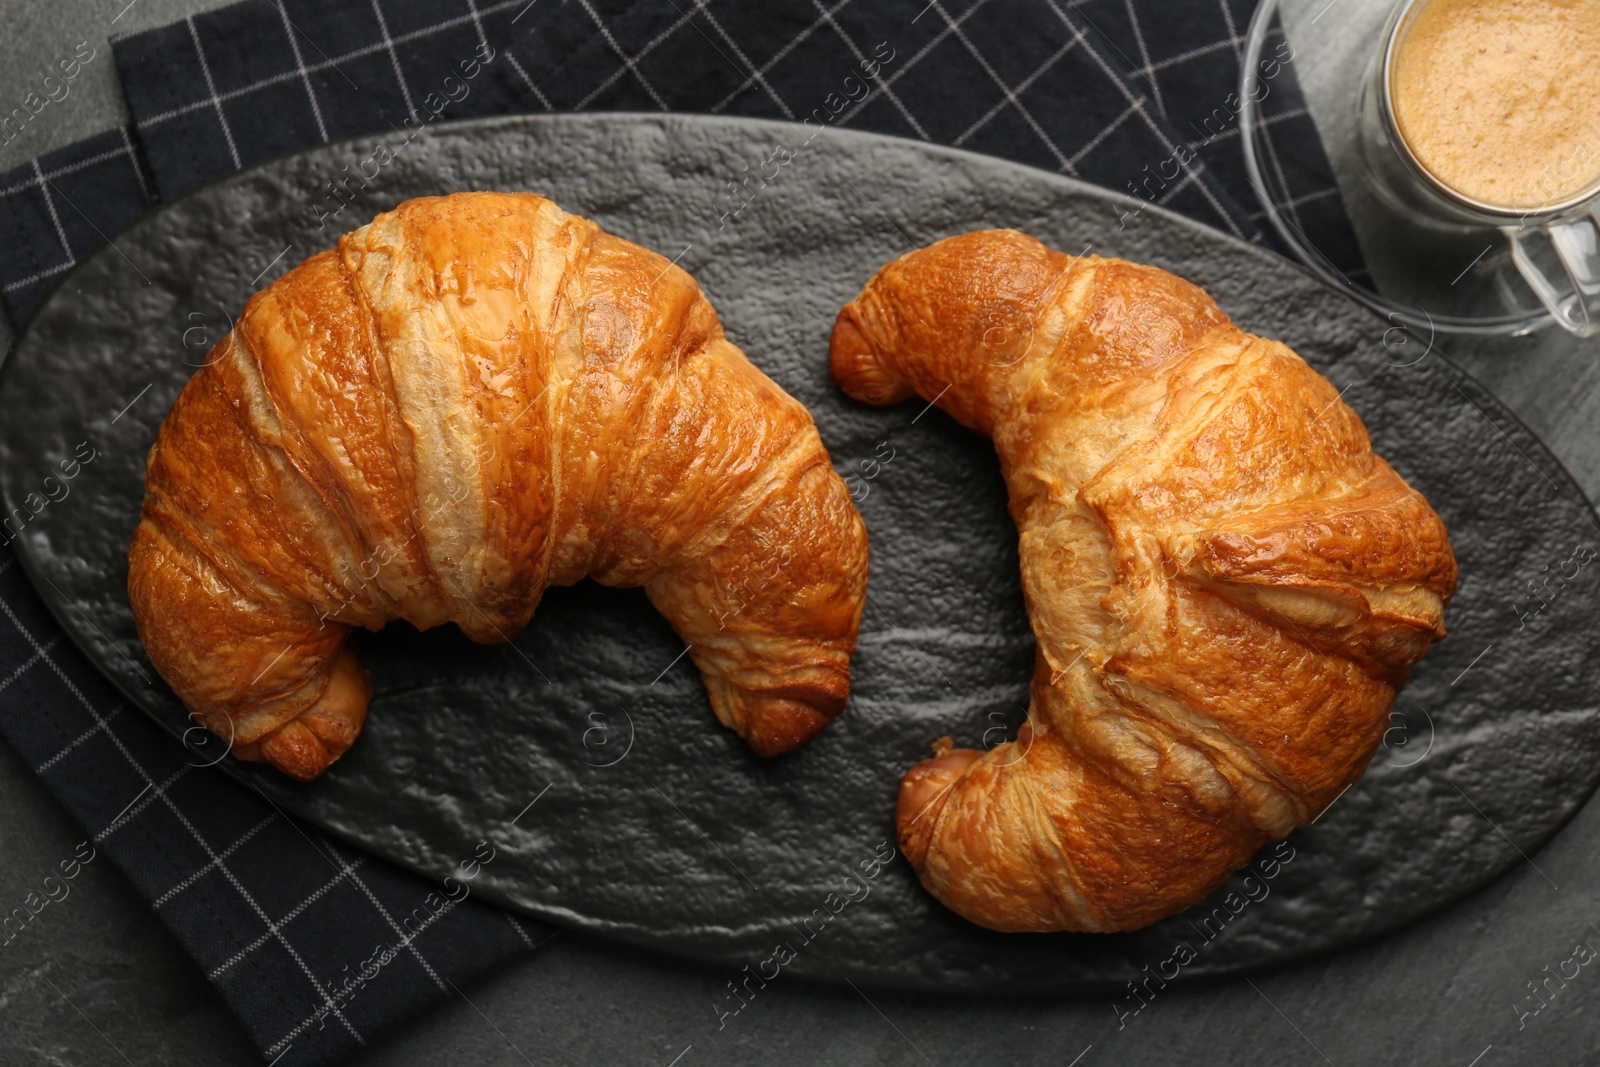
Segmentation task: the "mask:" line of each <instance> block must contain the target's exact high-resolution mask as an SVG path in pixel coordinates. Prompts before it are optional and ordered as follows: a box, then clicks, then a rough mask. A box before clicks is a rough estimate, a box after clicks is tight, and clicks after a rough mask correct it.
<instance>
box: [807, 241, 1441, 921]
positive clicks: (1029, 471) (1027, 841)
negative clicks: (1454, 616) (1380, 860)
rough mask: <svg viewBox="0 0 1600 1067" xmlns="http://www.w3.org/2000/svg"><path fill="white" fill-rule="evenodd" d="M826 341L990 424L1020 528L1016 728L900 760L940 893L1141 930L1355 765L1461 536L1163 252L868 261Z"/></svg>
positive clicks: (1409, 661)
mask: <svg viewBox="0 0 1600 1067" xmlns="http://www.w3.org/2000/svg"><path fill="white" fill-rule="evenodd" d="M831 358H832V369H833V374H834V377H835V379H836V381H838V383H839V384H840V385H841V386H842V387H843V388H844V390H845V391H846V392H847V393H849V394H850V395H851V396H854V397H856V398H858V399H861V400H866V401H869V402H873V403H880V404H882V403H894V402H896V401H899V400H904V399H907V398H909V397H911V396H913V395H920V396H922V397H923V398H925V399H928V400H930V401H936V402H937V403H938V405H939V406H940V407H941V408H943V409H944V410H945V411H947V412H948V413H949V414H951V415H952V416H954V417H955V418H956V419H957V420H959V421H960V422H962V423H964V424H965V425H967V426H969V427H971V428H973V429H974V430H977V431H979V432H981V433H984V434H986V435H989V436H990V437H992V438H993V440H994V445H995V449H996V452H997V453H998V454H999V458H1000V463H1001V469H1002V472H1003V474H1004V477H1005V480H1006V484H1007V488H1008V491H1009V498H1010V510H1011V514H1012V517H1013V518H1014V520H1015V521H1016V525H1017V529H1018V531H1019V537H1020V542H1019V547H1020V557H1021V569H1022V586H1023V592H1024V596H1025V600H1026V604H1027V609H1028V613H1029V616H1030V618H1031V620H1032V625H1033V630H1034V634H1035V637H1036V639H1037V644H1038V654H1037V661H1036V667H1035V671H1034V677H1033V681H1032V685H1031V702H1030V707H1029V712H1028V721H1027V725H1026V726H1024V727H1023V729H1022V730H1021V731H1020V732H1019V735H1018V738H1017V740H1016V741H1014V742H1010V743H1007V744H1004V745H1000V746H998V747H996V748H993V749H991V750H989V751H987V752H977V751H973V750H964V749H955V750H949V749H948V747H947V746H941V750H940V754H939V755H937V756H936V757H935V758H933V759H931V760H927V761H924V762H923V763H921V764H918V765H917V766H916V767H914V768H912V769H911V770H910V771H909V772H908V773H907V774H906V776H905V778H904V780H903V781H902V783H901V789H900V795H899V801H898V806H897V813H896V818H897V824H898V830H899V835H900V840H901V844H902V847H903V851H904V852H905V854H906V855H907V856H908V857H909V858H910V860H911V862H912V863H913V865H914V866H915V868H916V869H917V871H918V873H919V875H920V877H921V880H922V882H923V885H924V886H925V887H926V888H927V889H928V890H929V891H930V892H932V893H933V894H934V896H936V897H937V898H938V899H939V900H940V901H942V902H943V903H944V904H945V905H946V906H948V907H950V908H951V909H952V910H954V911H956V912H957V913H959V914H961V915H963V916H964V917H966V918H967V919H969V920H971V921H973V922H975V923H978V924H981V925H983V926H987V927H990V928H992V929H996V930H1008V931H1049V930H1076V931H1103V932H1111V931H1119V930H1132V929H1137V928H1139V927H1142V926H1146V925H1148V924H1150V923H1152V922H1155V921H1156V920H1158V919H1161V918H1163V917H1165V916H1167V915H1170V914H1173V913H1174V912H1177V911H1180V910H1182V909H1183V908H1185V907H1188V906H1189V905H1191V904H1194V903H1197V902H1198V901H1200V900H1201V899H1203V898H1204V897H1205V896H1207V895H1208V894H1209V893H1211V892H1212V891H1213V890H1214V889H1216V888H1217V887H1218V886H1219V885H1221V883H1222V882H1223V881H1225V880H1226V878H1227V877H1228V875H1229V874H1230V873H1231V872H1232V871H1234V870H1236V869H1238V868H1239V867H1241V866H1243V865H1244V864H1245V863H1246V862H1248V861H1249V859H1250V857H1251V856H1252V854H1253V853H1254V852H1255V851H1256V850H1257V849H1258V848H1260V847H1261V846H1262V845H1264V844H1266V843H1267V842H1269V841H1272V840H1274V839H1277V838H1280V837H1283V836H1284V835H1286V834H1287V833H1289V831H1291V830H1292V829H1294V828H1295V827H1297V826H1301V825H1304V824H1305V823H1307V822H1309V821H1311V820H1313V819H1314V818H1316V816H1317V815H1318V814H1320V812H1321V811H1322V810H1323V809H1324V808H1325V807H1326V806H1327V805H1328V804H1329V803H1331V802H1332V801H1333V800H1334V799H1335V798H1336V797H1338V796H1339V794H1340V793H1341V792H1342V791H1343V790H1344V789H1345V788H1347V787H1348V786H1349V785H1350V784H1351V783H1352V782H1354V781H1355V780H1356V779H1357V778H1358V777H1359V776H1360V775H1361V773H1362V771H1363V770H1364V769H1365V767H1366V765H1367V762H1368V760H1369V759H1370V758H1371V756H1372V753H1373V751H1374V750H1375V748H1376V746H1377V744H1378V742H1379V740H1380V738H1381V737H1382V734H1383V731H1384V729H1385V728H1386V727H1387V725H1388V720H1389V713H1390V709H1391V707H1392V705H1393V701H1394V697H1395V694H1396V692H1397V691H1398V689H1399V687H1400V686H1401V685H1402V684H1403V683H1404V681H1405V679H1406V677H1407V674H1408V672H1409V671H1410V669H1411V667H1412V665H1413V664H1414V663H1415V662H1416V661H1417V659H1418V658H1419V657H1420V656H1421V655H1422V654H1423V652H1424V651H1425V650H1426V649H1427V648H1428V646H1429V645H1430V644H1431V643H1432V642H1434V641H1437V640H1439V639H1441V638H1442V637H1443V636H1444V625H1443V617H1444V611H1445V608H1446V606H1447V604H1448V602H1449V600H1450V597H1451V594H1452V593H1453V592H1454V589H1455V583H1456V564H1455V558H1454V556H1453V554H1452V553H1451V549H1450V543H1449V539H1448V537H1447V535H1446V532H1445V529H1444V525H1443V523H1442V522H1441V521H1440V519H1439V517H1438V515H1437V514H1435V513H1434V511H1433V509H1432V508H1430V507H1429V506H1428V503H1427V501H1426V500H1424V499H1423V497H1422V496H1421V495H1420V494H1419V493H1417V492H1416V491H1415V490H1414V489H1412V488H1411V487H1410V486H1408V485H1407V484H1406V483H1405V482H1404V480H1402V479H1401V477H1400V476H1399V475H1398V474H1396V473H1395V471H1394V470H1393V469H1392V468H1391V467H1390V466H1389V465H1388V464H1387V463H1385V462H1384V461H1383V460H1382V459H1380V458H1379V457H1377V456H1375V455H1374V454H1373V452H1372V449H1371V445H1370V443H1369V441H1368V437H1367V433H1366V429H1365V427H1364V426H1363V425H1362V423H1361V420H1360V418H1359V417H1358V416H1357V415H1356V414H1355V412H1353V411H1352V410H1351V409H1350V408H1349V407H1348V406H1347V405H1345V404H1344V402H1343V401H1342V400H1341V399H1340V396H1339V394H1338V392H1337V391H1336V390H1335V389H1334V388H1333V387H1332V386H1331V385H1330V384H1329V383H1328V382H1327V381H1326V380H1325V379H1324V378H1322V376H1321V375H1319V374H1317V373H1316V372H1315V371H1313V370H1312V369H1311V368H1310V367H1309V366H1307V365H1306V363H1305V362H1304V361H1302V360H1301V359H1300V358H1299V357H1298V356H1297V355H1295V354H1294V353H1293V352H1292V351H1290V350H1289V349H1288V348H1287V347H1285V346H1284V345H1282V344H1278V343H1277V342H1274V341H1269V340H1265V339H1263V338H1259V337H1255V336H1252V335H1250V334H1247V333H1245V332H1243V331H1242V330H1240V329H1239V328H1238V327H1236V326H1235V325H1234V324H1233V323H1232V322H1230V321H1229V320H1228V318H1227V317H1226V316H1225V315H1224V314H1223V313H1222V312H1221V311H1220V310H1219V309H1218V308H1217V306H1216V304H1215V303H1214V302H1213V301H1212V300H1211V299H1210V297H1208V296H1207V295H1206V294H1205V293H1204V292H1203V291H1202V290H1200V289H1199V288H1197V287H1195V286H1194V285H1191V284H1189V283H1188V282H1185V281H1183V280H1182V279H1180V278H1177V277H1176V276H1174V275H1172V274H1169V273H1167V272H1165V271H1161V270H1158V269H1155V268H1152V267H1145V266H1140V265H1137V264H1133V263H1127V262H1123V261H1120V260H1115V259H1102V258H1100V257H1083V258H1080V257H1073V256H1068V255H1064V254H1062V253H1060V252H1056V251H1053V250H1051V249H1048V248H1046V247H1045V246H1044V245H1042V244H1040V243H1039V242H1038V241H1036V240H1034V239H1033V238H1031V237H1027V236H1025V235H1023V234H1020V233H1016V232H1014V231H1009V230H991V231H982V232H977V233H969V234H965V235H962V236H958V237H952V238H949V239H947V240H944V241H941V242H939V243H937V244H934V245H931V246H929V247H926V248H922V249H919V250H917V251H914V252H911V253H909V254H907V255H905V256H903V257H901V258H900V259H898V260H895V261H894V262H892V263H890V264H888V265H887V266H885V267H884V268H883V269H882V270H880V271H879V272H878V274H877V275H876V276H875V277H874V278H873V279H872V280H871V281H870V282H869V283H868V284H867V286H866V287H865V288H864V289H863V291H862V293H861V294H860V296H858V297H857V298H856V300H855V301H853V302H852V303H851V304H849V305H847V306H846V307H845V308H844V309H843V311H842V312H841V313H840V315H839V318H838V321H837V323H836V325H835V328H834V332H833V339H832V345H831Z"/></svg>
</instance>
